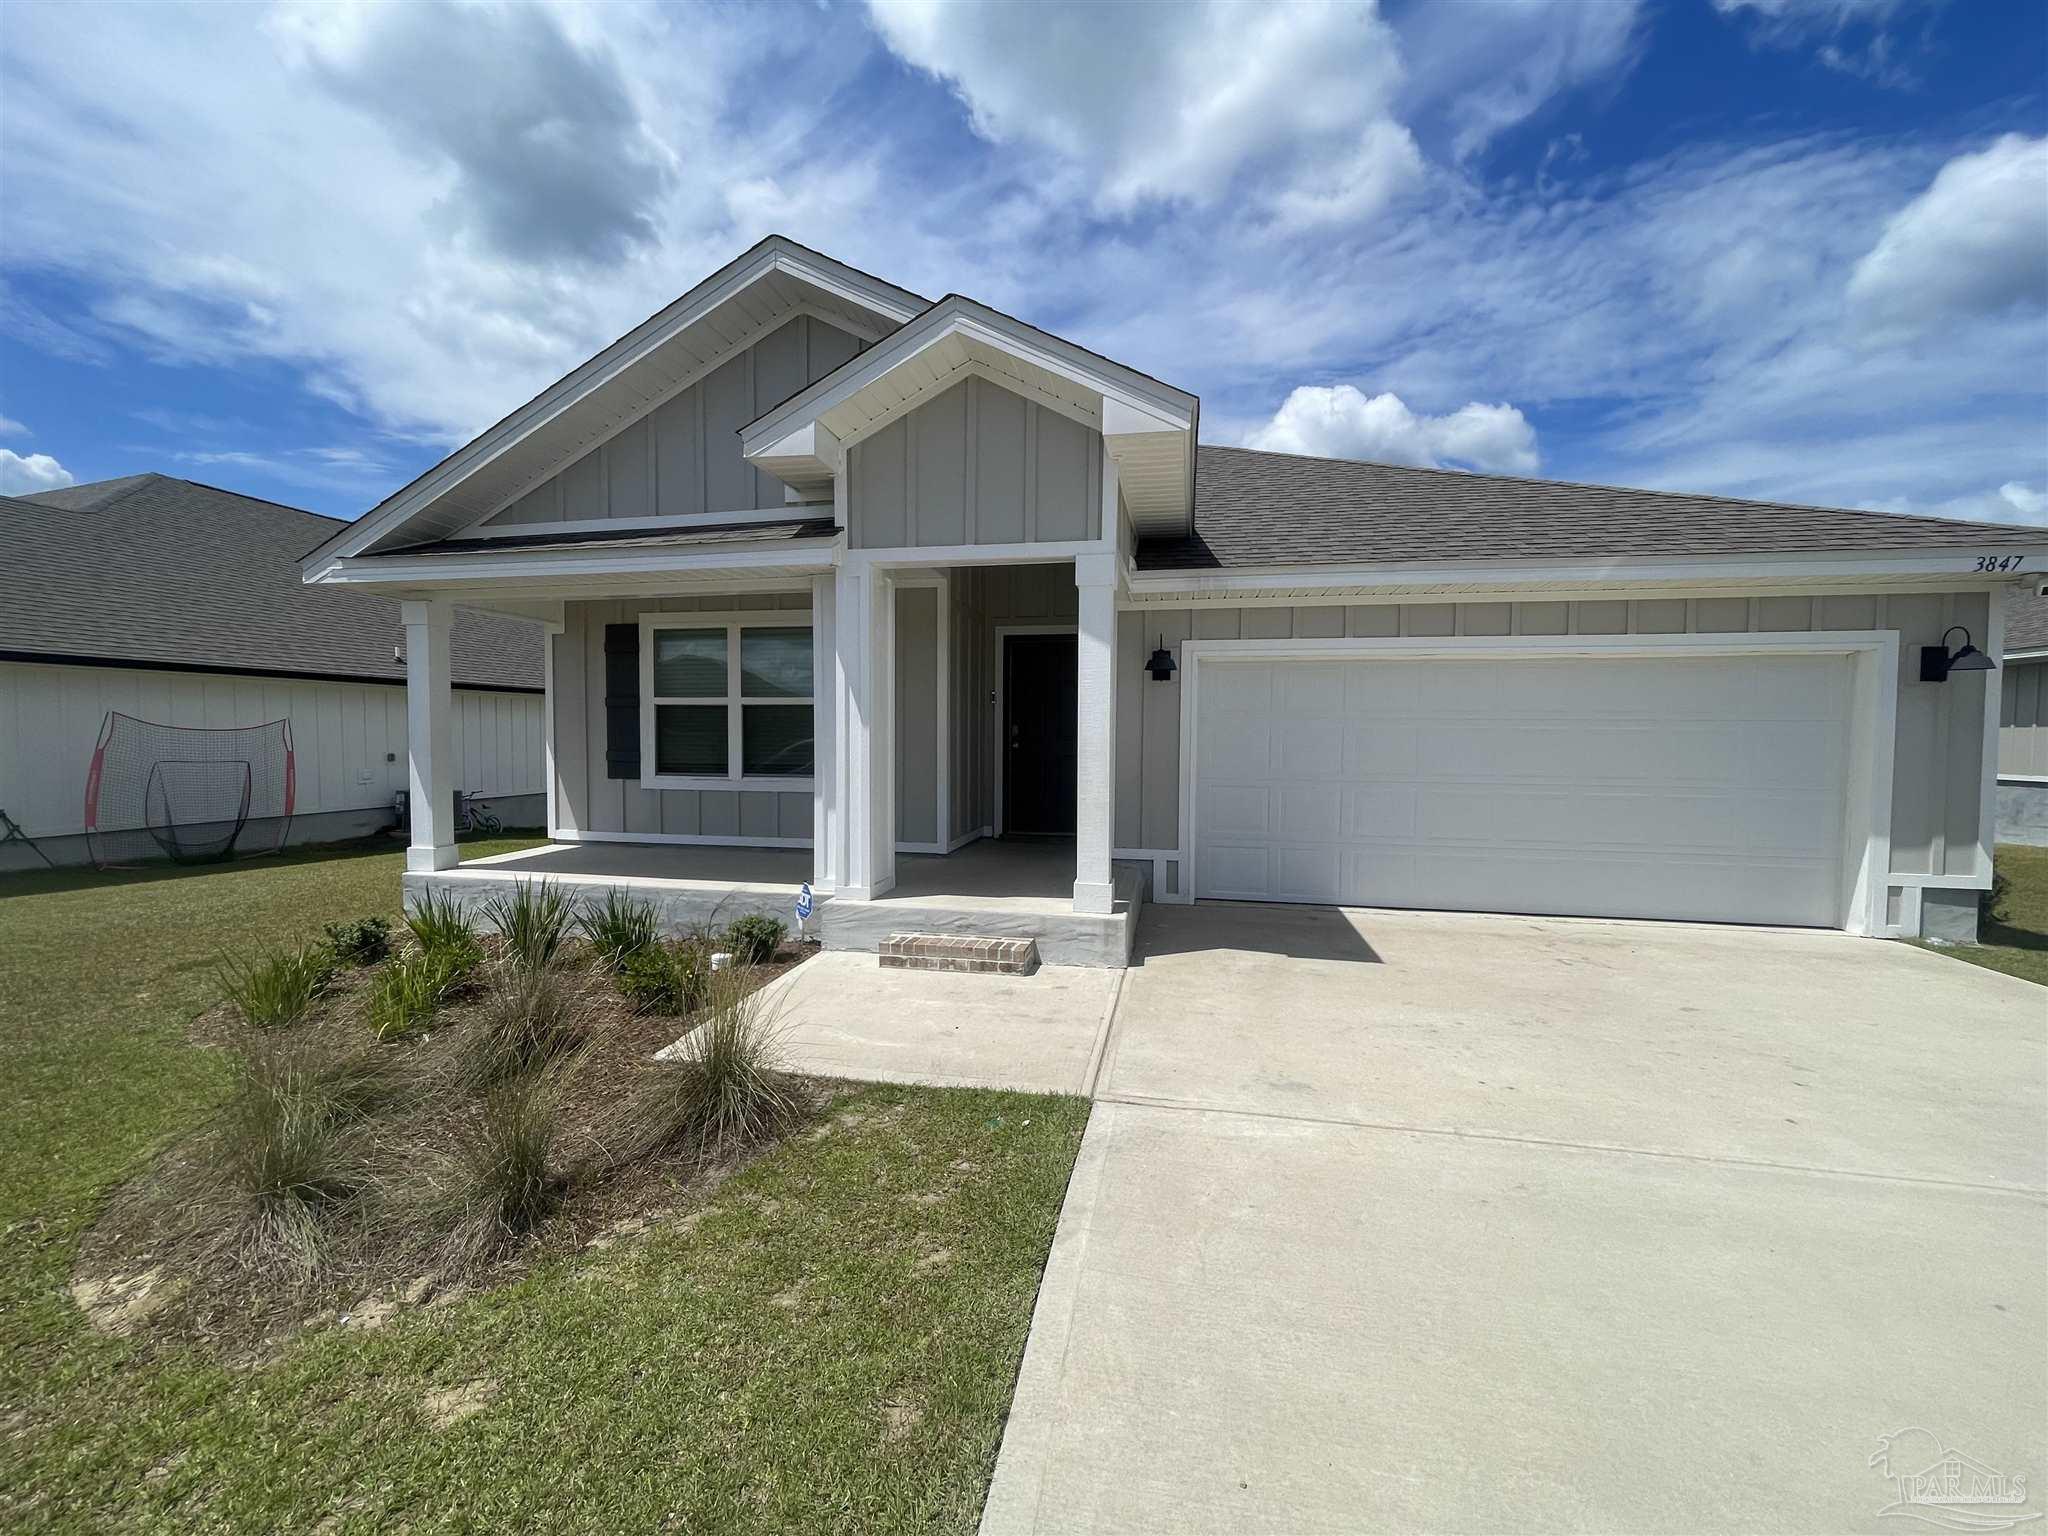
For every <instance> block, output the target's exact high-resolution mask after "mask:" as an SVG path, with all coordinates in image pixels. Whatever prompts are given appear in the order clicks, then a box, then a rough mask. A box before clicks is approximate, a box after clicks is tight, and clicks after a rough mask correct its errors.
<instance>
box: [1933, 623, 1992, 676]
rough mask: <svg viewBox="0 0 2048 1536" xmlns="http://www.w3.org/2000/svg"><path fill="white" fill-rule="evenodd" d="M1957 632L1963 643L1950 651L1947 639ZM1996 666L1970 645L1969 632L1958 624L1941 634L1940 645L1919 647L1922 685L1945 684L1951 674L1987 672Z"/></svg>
mask: <svg viewBox="0 0 2048 1536" xmlns="http://www.w3.org/2000/svg"><path fill="white" fill-rule="evenodd" d="M1958 632H1960V633H1961V634H1962V637H1963V643H1962V645H1961V647H1960V648H1958V649H1957V650H1954V651H1951V650H1950V649H1949V648H1948V637H1949V636H1950V635H1953V634H1956V633H1958ZM1997 665H1998V663H1997V662H1995V661H1993V660H1992V659H1991V658H1990V657H1989V656H1986V655H1985V654H1984V653H1983V652H1982V651H1980V650H1978V649H1977V647H1975V646H1974V645H1972V644H1970V632H1969V631H1968V630H1967V629H1964V628H1963V626H1962V625H1960V624H1951V625H1950V626H1949V627H1948V628H1947V629H1945V630H1943V631H1942V632H1941V644H1939V645H1923V646H1921V647H1920V681H1921V682H1923V683H1945V682H1947V681H1948V675H1949V673H1951V672H1989V671H1991V670H1992V669H1993V668H1995V667H1996V666H1997Z"/></svg>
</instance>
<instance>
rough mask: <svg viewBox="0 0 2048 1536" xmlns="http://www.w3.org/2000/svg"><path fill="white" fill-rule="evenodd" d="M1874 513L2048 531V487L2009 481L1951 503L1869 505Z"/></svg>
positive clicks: (1904, 502)
mask: <svg viewBox="0 0 2048 1536" xmlns="http://www.w3.org/2000/svg"><path fill="white" fill-rule="evenodd" d="M1868 505H1869V506H1870V509H1871V510H1872V511H1874V512H1910V513H1913V514H1915V515H1916V516H1920V517H1949V518H1962V519H1964V520H1965V521H1968V522H1973V523H2017V524H2019V525H2020V526H2021V527H2027V528H2048V484H2043V485H2042V486H2040V487H2039V488H2038V489H2037V488H2036V487H2034V486H2031V485H2027V484H2024V483H2022V482H2021V481H2018V480H2008V481H2006V483H2005V484H2003V485H2001V486H1999V487H1998V488H1997V489H1996V490H1991V491H1978V492H1975V493H1973V494H1970V495H1966V496H1955V497H1951V498H1950V499H1948V500H1947V501H1937V502H1916V501H1911V500H1895V501H1885V502H1872V503H1869V504H1868Z"/></svg>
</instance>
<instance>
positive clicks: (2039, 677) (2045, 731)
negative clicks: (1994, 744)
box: [1997, 582, 2048, 848]
mask: <svg viewBox="0 0 2048 1536" xmlns="http://www.w3.org/2000/svg"><path fill="white" fill-rule="evenodd" d="M2007 599H2008V600H2007V603H2006V610H2005V657H2004V665H2003V668H2002V675H2001V679H2000V690H1999V703H1998V790H1997V794H1998V840H1999V841H2000V842H2002V843H2031V844H2033V845H2034V846H2035V847H2037V848H2043V847H2048V597H2044V596H2042V595H2041V594H2040V587H2039V583H2037V582H2029V583H2023V584H2022V585H2020V586H2017V587H2014V588H2012V589H2011V590H2010V591H2009V592H2008V593H2007Z"/></svg>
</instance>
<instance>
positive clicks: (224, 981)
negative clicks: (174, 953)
mask: <svg viewBox="0 0 2048 1536" xmlns="http://www.w3.org/2000/svg"><path fill="white" fill-rule="evenodd" d="M334 968H335V961H334V956H333V954H332V952H331V951H329V950H328V948H327V947H326V946H325V945H324V944H308V945H305V946H303V947H302V948H299V949H283V950H273V951H272V952H270V953H269V954H266V955H263V956H261V957H260V958H258V959H255V960H244V959H241V958H239V957H237V956H234V955H228V956H224V957H223V958H222V960H221V962H220V971H219V974H220V988H221V995H222V996H223V997H225V998H226V999H227V1001H228V1002H230V1003H232V1004H234V1006H235V1008H236V1010H237V1011H238V1012H239V1013H240V1014H241V1015H242V1017H243V1018H244V1019H246V1020H247V1021H248V1022H249V1023H250V1024H252V1025H254V1026H255V1027H256V1028H258V1029H281V1028H283V1027H284V1026H285V1025H287V1024H296V1023H297V1022H298V1021H299V1020H300V1019H302V1018H304V1017H305V1015H306V1010H307V1009H308V1008H311V1007H312V1006H313V1003H314V1000H315V999H316V998H318V997H319V996H320V994H321V993H322V992H324V991H325V990H326V989H327V984H328V983H329V982H330V981H332V980H333V979H334Z"/></svg>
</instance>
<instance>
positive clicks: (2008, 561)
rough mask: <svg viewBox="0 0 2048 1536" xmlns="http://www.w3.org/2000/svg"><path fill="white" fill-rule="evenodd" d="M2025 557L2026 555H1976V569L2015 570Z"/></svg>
mask: <svg viewBox="0 0 2048 1536" xmlns="http://www.w3.org/2000/svg"><path fill="white" fill-rule="evenodd" d="M2025 559H2026V556H2024V555H1979V556H1978V557H1977V569H1978V570H1980V571H2016V570H2018V569H2019V568H2020V564H2021V562H2022V561H2024V560H2025Z"/></svg>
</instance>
